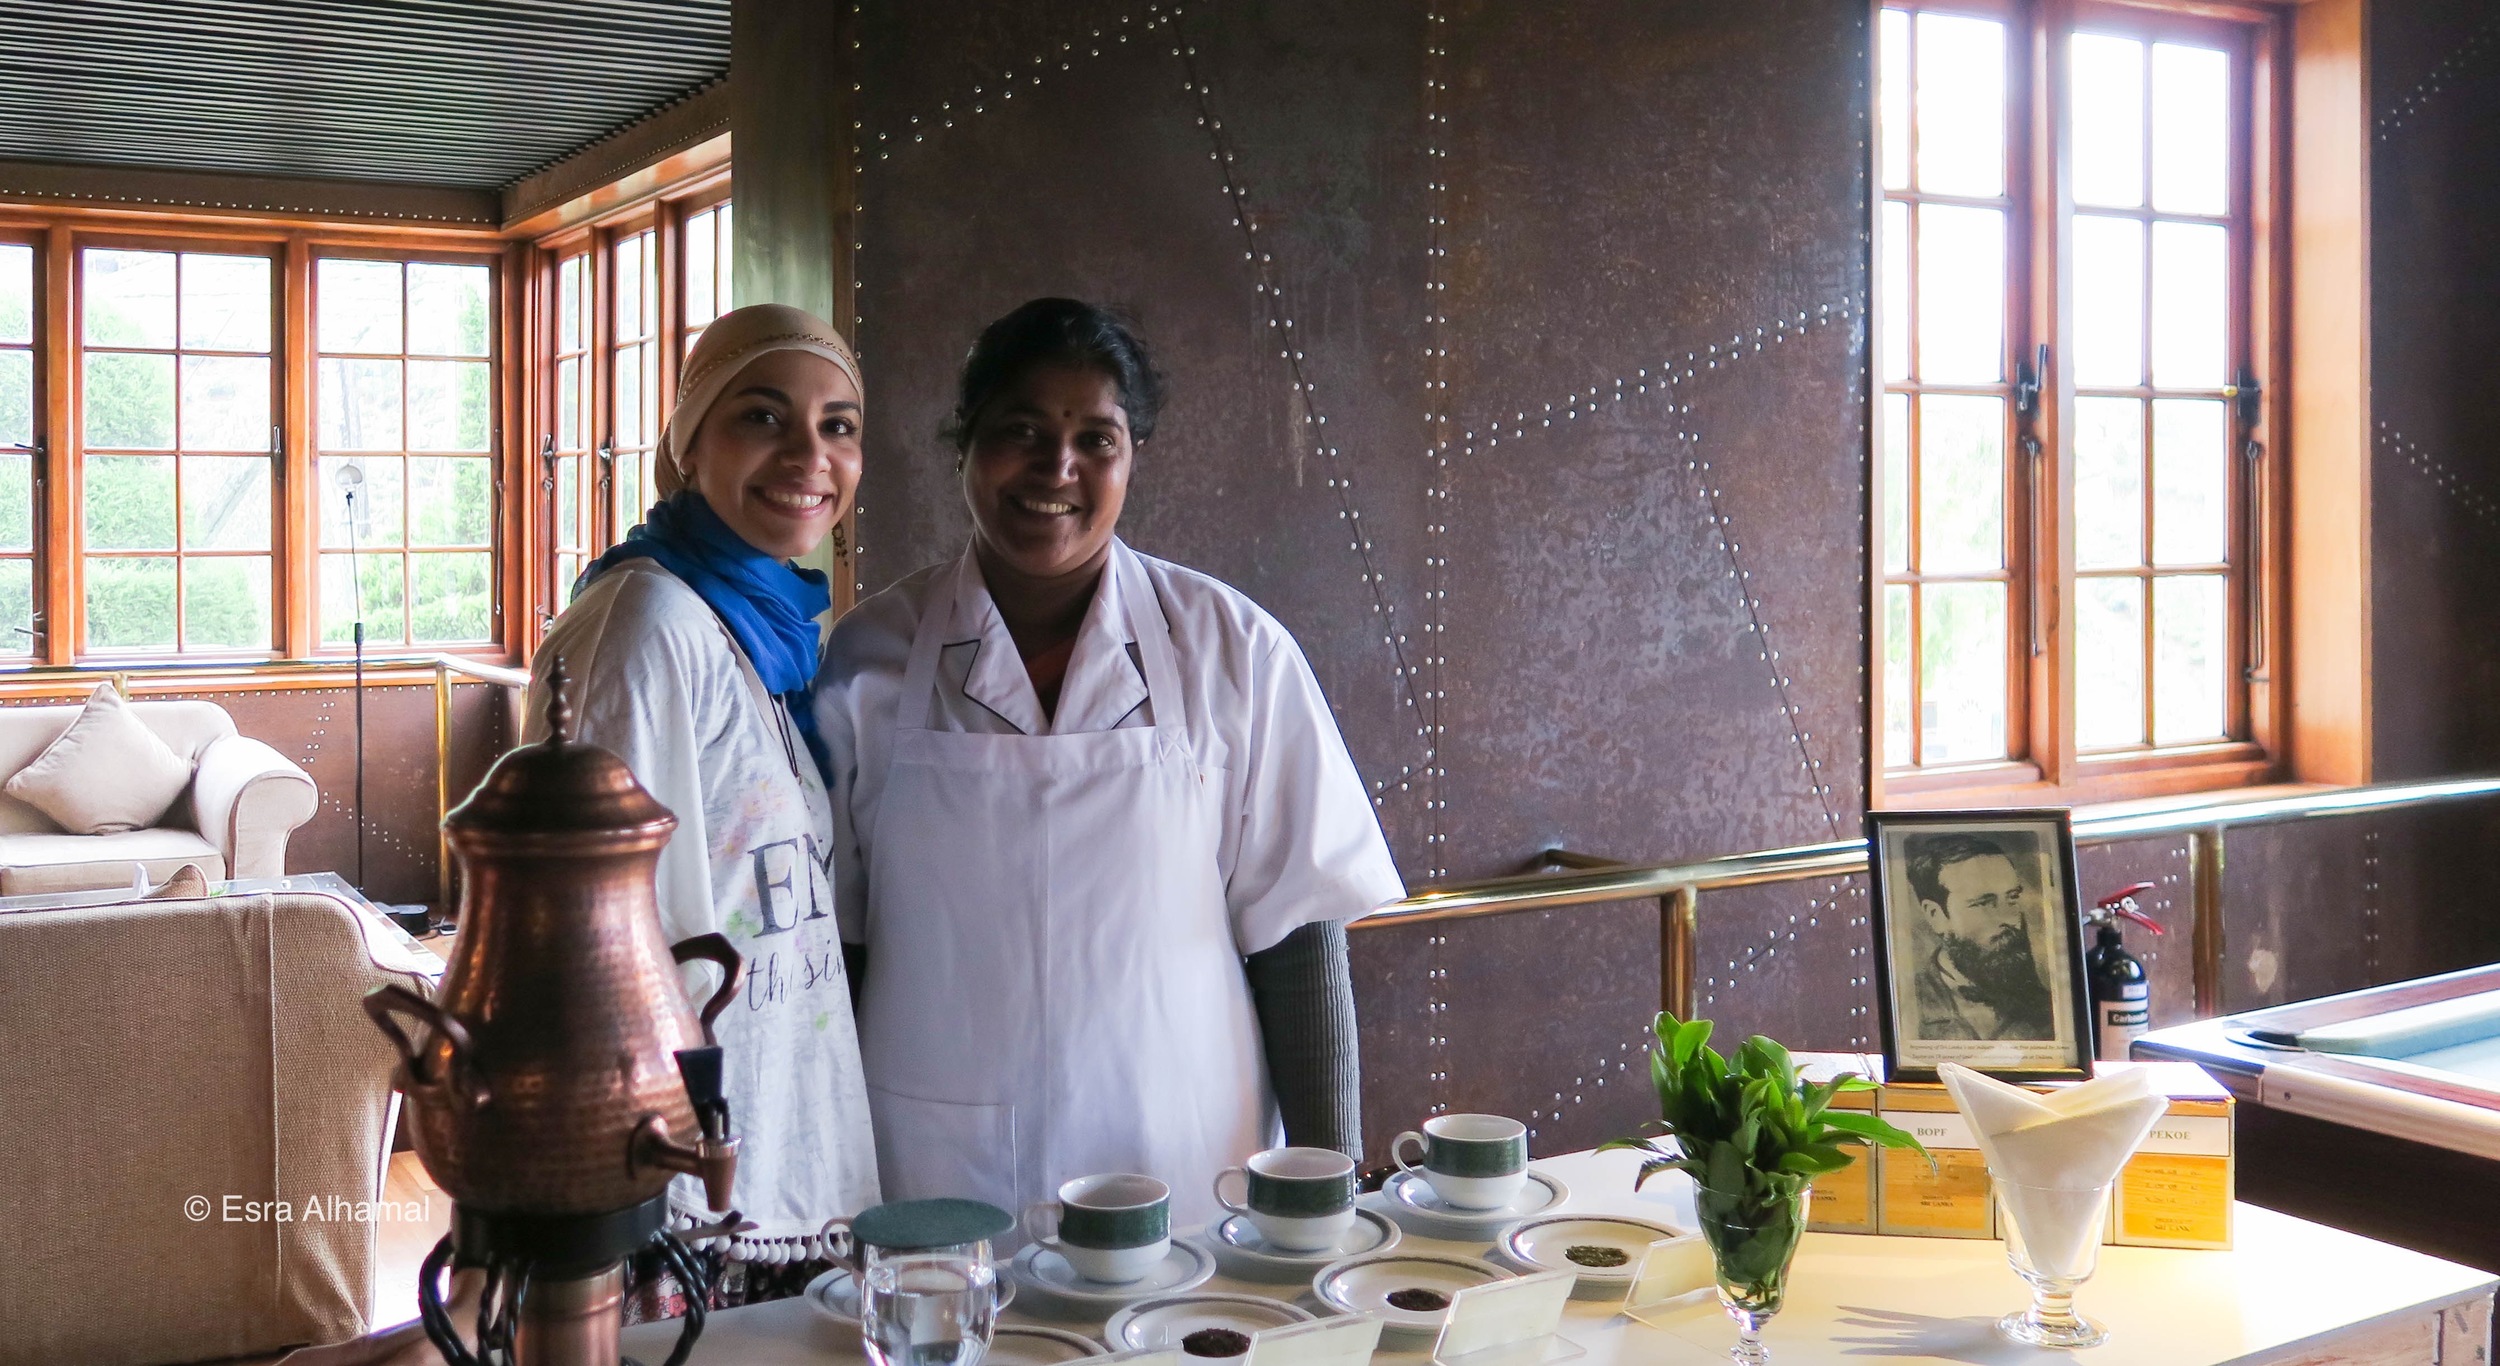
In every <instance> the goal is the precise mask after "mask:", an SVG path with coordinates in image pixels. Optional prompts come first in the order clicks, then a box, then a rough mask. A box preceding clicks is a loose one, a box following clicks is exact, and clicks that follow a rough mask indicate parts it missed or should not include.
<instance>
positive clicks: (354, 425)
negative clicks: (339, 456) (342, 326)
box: [320, 359, 400, 451]
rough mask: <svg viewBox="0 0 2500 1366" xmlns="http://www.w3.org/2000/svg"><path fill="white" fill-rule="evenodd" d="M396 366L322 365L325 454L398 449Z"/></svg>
mask: <svg viewBox="0 0 2500 1366" xmlns="http://www.w3.org/2000/svg"><path fill="white" fill-rule="evenodd" d="M399 364H400V363H399V362H398V361H395V360H328V359H324V360H323V361H322V362H321V385H320V388H321V448H322V449H323V450H325V451H395V450H398V449H400V424H399Z"/></svg>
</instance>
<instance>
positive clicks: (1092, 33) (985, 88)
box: [851, 4, 1181, 162]
mask: <svg viewBox="0 0 2500 1366" xmlns="http://www.w3.org/2000/svg"><path fill="white" fill-rule="evenodd" d="M851 13H852V15H853V16H854V22H856V17H857V15H858V13H859V10H858V8H857V7H856V6H854V7H853V8H852V11H851ZM1180 15H1181V9H1180V6H1178V5H1172V6H1165V5H1160V4H1153V5H1148V6H1146V8H1145V10H1144V11H1143V13H1142V14H1123V15H1121V16H1119V17H1118V18H1117V19H1114V20H1111V21H1110V22H1108V23H1103V24H1093V25H1088V26H1087V27H1086V30H1085V34H1084V36H1082V37H1073V36H1072V37H1068V38H1064V39H1062V40H1060V41H1059V42H1058V43H1057V44H1055V45H1046V46H1044V47H1043V49H1042V50H1041V51H1039V52H1036V53H1034V54H1033V55H1032V56H1030V57H1027V58H1025V59H1024V60H1023V61H1021V62H1013V63H1010V64H1008V67H1007V69H1006V70H1005V71H1003V72H999V73H996V74H993V75H990V76H985V77H983V78H982V79H980V80H979V81H976V82H974V83H973V86H972V89H971V90H970V92H968V93H960V94H957V95H956V96H955V97H954V98H953V99H948V100H940V101H938V107H937V108H936V109H934V110H925V111H924V112H922V113H918V114H913V115H910V116H909V117H907V118H906V119H905V121H904V123H903V124H902V126H901V127H899V128H892V129H888V130H885V131H883V132H879V133H876V134H875V135H873V136H869V135H867V134H865V132H864V131H863V130H861V129H860V125H859V124H857V123H853V124H852V125H851V127H852V129H853V131H855V132H862V136H863V138H864V139H865V141H866V143H867V144H868V148H869V150H872V151H874V152H875V153H876V155H875V156H874V157H869V158H867V160H869V161H872V162H873V161H886V160H889V159H891V158H892V156H893V154H894V153H896V152H898V151H901V150H902V149H904V148H905V147H908V146H913V145H917V144H921V143H925V142H927V141H928V140H929V138H930V136H931V135H933V134H939V133H943V132H945V131H946V130H947V129H950V128H953V127H954V126H955V125H956V123H958V122H959V121H962V120H966V119H972V118H978V117H980V116H981V115H983V114H986V113H988V112H990V110H991V109H992V108H993V107H997V108H1002V109H1003V108H1006V107H1008V104H1007V102H1008V101H1010V100H1013V99H1014V98H1015V97H1016V92H1017V91H1018V90H1023V91H1025V92H1027V93H1028V94H1029V93H1031V92H1032V91H1034V90H1036V89H1038V88H1040V86H1041V84H1042V78H1043V77H1044V76H1045V75H1047V74H1049V73H1050V72H1052V71H1054V70H1056V71H1073V70H1075V69H1076V64H1077V63H1078V62H1081V61H1091V60H1093V59H1095V58H1099V57H1101V56H1102V55H1103V53H1104V52H1105V51H1107V50H1109V49H1112V48H1117V47H1121V46H1124V45H1126V44H1127V43H1128V41H1129V39H1131V38H1138V37H1143V36H1144V35H1146V34H1148V33H1152V32H1154V31H1155V30H1157V29H1160V28H1163V27H1166V26H1168V25H1170V24H1171V23H1172V22H1173V21H1174V20H1177V19H1178V18H1180ZM853 46H857V44H856V43H854V44H853ZM854 88H856V87H854ZM864 155H865V154H864V153H863V156H864Z"/></svg>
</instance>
